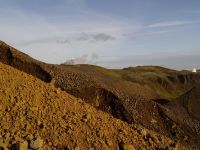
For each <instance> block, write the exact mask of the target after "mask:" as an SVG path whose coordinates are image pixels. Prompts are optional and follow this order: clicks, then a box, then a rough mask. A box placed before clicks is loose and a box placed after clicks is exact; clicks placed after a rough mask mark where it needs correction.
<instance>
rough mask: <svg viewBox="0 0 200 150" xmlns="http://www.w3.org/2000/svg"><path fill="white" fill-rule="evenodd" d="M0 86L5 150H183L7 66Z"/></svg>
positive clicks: (1, 69) (0, 72) (0, 136)
mask: <svg viewBox="0 0 200 150" xmlns="http://www.w3.org/2000/svg"><path fill="white" fill-rule="evenodd" d="M0 85H1V86H0V120H1V122H0V147H1V148H4V149H6V148H10V149H11V148H14V149H17V147H21V148H22V147H25V148H27V144H28V145H29V147H30V148H32V149H37V148H42V149H64V148H66V149H67V148H68V149H89V148H92V149H128V148H129V149H174V148H180V149H182V148H183V147H182V146H181V145H180V144H179V145H177V143H175V142H173V141H172V140H170V139H168V138H166V137H164V136H161V135H158V134H156V133H154V132H152V131H149V130H147V129H145V128H142V127H139V126H138V127H136V126H132V127H130V126H129V125H127V124H126V123H123V122H122V121H120V120H117V119H114V118H113V117H111V116H109V115H108V114H106V113H104V112H101V111H98V110H96V109H95V108H93V107H92V106H90V105H88V104H86V103H85V102H83V101H81V100H77V98H75V97H73V96H71V95H69V94H67V93H66V92H63V91H61V90H60V89H58V88H55V87H54V86H53V85H52V84H46V83H44V82H42V81H40V80H38V79H36V78H34V77H32V76H30V75H27V74H25V73H23V72H20V71H18V70H16V69H14V68H12V67H9V66H7V65H3V64H1V63H0Z"/></svg>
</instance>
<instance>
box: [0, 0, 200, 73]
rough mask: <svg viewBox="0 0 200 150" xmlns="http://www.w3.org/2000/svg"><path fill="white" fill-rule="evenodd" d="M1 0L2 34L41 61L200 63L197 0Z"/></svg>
mask: <svg viewBox="0 0 200 150" xmlns="http://www.w3.org/2000/svg"><path fill="white" fill-rule="evenodd" d="M0 3H1V5H0V19H1V21H0V39H1V40H3V41H5V42H7V43H8V44H11V45H12V46H14V47H16V48H18V49H20V50H22V51H23V52H25V53H28V54H29V55H31V56H32V57H34V58H36V59H39V60H41V61H45V62H48V63H58V64H59V63H62V62H65V61H66V60H68V59H70V58H75V59H77V60H80V63H93V64H97V65H101V66H104V67H109V68H121V67H125V66H136V65H161V66H165V67H170V68H175V69H191V68H193V67H197V68H200V59H199V58H200V1H199V0H56V1H55V0H32V1H28V0H0Z"/></svg>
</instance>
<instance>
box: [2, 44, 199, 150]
mask: <svg viewBox="0 0 200 150" xmlns="http://www.w3.org/2000/svg"><path fill="white" fill-rule="evenodd" d="M0 62H2V63H4V64H7V65H10V66H12V67H14V68H16V69H18V70H20V71H23V72H26V73H28V74H30V75H33V76H34V77H37V78H38V79H40V80H42V81H44V82H46V83H49V84H51V85H54V86H55V87H57V88H60V89H61V90H63V91H66V92H68V93H70V94H72V95H73V96H75V97H77V98H80V99H82V100H83V101H85V102H87V103H88V104H90V106H93V107H95V108H96V109H97V110H102V111H104V112H106V113H108V114H110V115H112V116H113V117H115V118H117V119H120V120H122V121H124V122H127V123H129V125H134V126H135V125H137V126H144V127H145V128H148V129H150V130H153V131H155V132H157V133H159V134H162V135H165V136H167V137H168V138H170V139H173V140H174V141H176V142H179V143H181V144H183V145H185V146H186V147H187V148H188V149H192V150H193V149H194V150H195V149H200V140H199V139H200V138H199V137H200V134H199V132H198V131H199V128H200V127H199V126H198V123H199V120H196V119H194V118H193V116H191V115H190V114H189V115H188V113H183V112H185V109H186V108H185V107H182V106H181V105H180V103H173V102H170V101H169V100H165V99H162V97H160V95H158V94H157V93H156V92H155V91H154V89H153V88H152V87H151V86H148V84H141V83H137V82H133V81H131V82H130V81H126V80H123V79H121V78H118V77H115V76H113V75H109V74H107V73H104V72H102V71H97V70H95V71H94V70H92V69H90V66H84V65H76V66H66V65H50V64H46V63H43V62H40V61H37V60H35V59H33V58H31V57H30V56H28V55H26V54H24V53H22V52H20V51H18V50H16V49H15V48H13V47H11V46H9V45H7V44H5V43H4V42H0ZM88 68H89V69H88ZM106 71H108V70H106ZM180 79H182V77H180ZM184 80H185V78H184ZM181 81H182V80H181ZM183 82H185V81H183ZM191 85H192V84H191ZM66 101H67V100H66ZM66 103H67V102H66ZM183 118H184V119H183ZM183 120H184V121H183ZM185 120H186V121H185ZM189 122H191V123H189ZM194 127H195V130H194V129H193V128H194Z"/></svg>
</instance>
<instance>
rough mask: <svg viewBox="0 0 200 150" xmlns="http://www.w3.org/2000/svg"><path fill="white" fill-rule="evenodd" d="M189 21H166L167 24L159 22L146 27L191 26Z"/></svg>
mask: <svg viewBox="0 0 200 150" xmlns="http://www.w3.org/2000/svg"><path fill="white" fill-rule="evenodd" d="M191 23H192V22H190V21H167V22H159V23H154V24H151V25H148V26H147V27H148V28H163V27H176V26H183V25H188V24H191Z"/></svg>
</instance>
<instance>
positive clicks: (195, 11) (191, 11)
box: [184, 10, 200, 14]
mask: <svg viewBox="0 0 200 150" xmlns="http://www.w3.org/2000/svg"><path fill="white" fill-rule="evenodd" d="M184 12H185V13H188V14H200V10H186V11H184Z"/></svg>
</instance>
